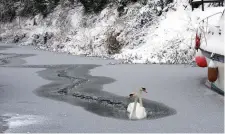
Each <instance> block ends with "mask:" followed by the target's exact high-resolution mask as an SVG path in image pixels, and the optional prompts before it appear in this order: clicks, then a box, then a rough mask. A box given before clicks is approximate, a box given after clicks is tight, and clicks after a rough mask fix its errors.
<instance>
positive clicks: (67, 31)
mask: <svg viewBox="0 0 225 134" xmlns="http://www.w3.org/2000/svg"><path fill="white" fill-rule="evenodd" d="M121 1H122V2H121ZM123 1H125V0H120V1H110V2H108V3H107V4H106V5H105V6H104V8H103V9H102V10H100V9H98V10H100V11H99V12H88V13H87V12H86V11H87V8H86V7H85V4H84V3H82V2H79V1H76V0H75V1H73V3H71V1H69V0H68V1H67V0H66V1H61V2H60V4H58V5H57V6H56V7H55V8H54V10H53V11H52V12H50V13H49V14H48V15H46V16H43V14H41V13H37V14H35V15H34V16H29V17H24V16H16V17H15V19H13V20H12V21H11V22H0V41H3V42H13V43H17V44H19V45H32V46H35V47H36V48H39V49H43V50H48V51H56V52H66V53H69V54H73V55H86V56H98V57H107V58H114V59H120V60H124V62H126V63H166V64H184V63H185V64H186V63H191V62H193V55H194V54H195V51H194V49H193V48H194V46H193V39H194V35H195V29H196V26H197V24H198V19H199V18H198V16H197V15H198V14H196V12H199V10H200V8H199V9H196V10H194V11H192V10H191V7H190V4H189V3H188V0H174V1H168V0H164V1H163V0H152V1H150V0H136V1H135V0H134V1H132V2H126V4H123ZM0 7H1V5H0ZM17 10H19V9H17ZM2 12H3V11H2Z"/></svg>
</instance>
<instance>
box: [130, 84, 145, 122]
mask: <svg viewBox="0 0 225 134" xmlns="http://www.w3.org/2000/svg"><path fill="white" fill-rule="evenodd" d="M142 92H145V93H147V91H146V88H141V89H140V90H139V92H138V93H132V94H130V97H135V101H134V102H132V103H130V104H129V105H128V107H127V112H129V118H130V119H143V118H146V116H147V113H146V110H145V108H144V107H143V103H142V98H141V94H142ZM138 99H139V103H138V102H137V101H138Z"/></svg>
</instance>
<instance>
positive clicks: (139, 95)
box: [138, 91, 143, 106]
mask: <svg viewBox="0 0 225 134" xmlns="http://www.w3.org/2000/svg"><path fill="white" fill-rule="evenodd" d="M141 93H142V91H139V94H138V97H139V103H140V106H143V103H142V98H141Z"/></svg>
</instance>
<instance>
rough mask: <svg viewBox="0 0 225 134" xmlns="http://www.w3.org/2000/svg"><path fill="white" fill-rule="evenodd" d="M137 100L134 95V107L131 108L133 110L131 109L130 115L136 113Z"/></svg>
mask: <svg viewBox="0 0 225 134" xmlns="http://www.w3.org/2000/svg"><path fill="white" fill-rule="evenodd" d="M137 100H138V98H137V97H135V102H134V108H133V111H132V116H134V115H136V107H137Z"/></svg>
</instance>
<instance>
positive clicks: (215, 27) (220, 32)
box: [195, 7, 225, 94]
mask: <svg viewBox="0 0 225 134" xmlns="http://www.w3.org/2000/svg"><path fill="white" fill-rule="evenodd" d="M213 11H216V12H213ZM224 16H225V7H222V8H221V7H220V8H217V7H214V8H212V10H211V11H210V9H209V14H208V16H207V17H206V18H204V19H202V20H201V21H200V23H199V27H198V30H197V32H196V38H197V37H198V38H200V43H199V44H200V45H198V44H197V43H196V44H195V45H196V46H195V47H196V49H197V50H198V51H201V53H202V54H203V56H205V58H206V62H207V65H209V62H210V60H213V62H214V63H215V64H216V65H217V66H218V76H217V80H216V81H215V82H209V81H208V80H207V81H206V85H208V86H209V87H210V88H211V89H214V90H217V91H218V92H220V93H222V94H224V47H225V42H224V37H225V36H224V35H225V34H224V31H225V30H224V25H225V17H224Z"/></svg>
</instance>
